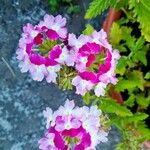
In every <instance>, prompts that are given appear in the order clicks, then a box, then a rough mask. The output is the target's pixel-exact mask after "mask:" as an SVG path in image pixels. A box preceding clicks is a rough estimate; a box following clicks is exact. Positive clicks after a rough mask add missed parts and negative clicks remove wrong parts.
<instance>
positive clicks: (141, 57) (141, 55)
mask: <svg viewBox="0 0 150 150" xmlns="http://www.w3.org/2000/svg"><path fill="white" fill-rule="evenodd" d="M146 54H147V52H146V51H144V49H143V50H141V51H137V52H135V54H134V55H133V57H132V59H133V61H134V62H138V61H140V62H141V63H143V64H144V65H145V66H147V58H146Z"/></svg>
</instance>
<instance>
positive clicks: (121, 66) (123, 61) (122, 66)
mask: <svg viewBox="0 0 150 150" xmlns="http://www.w3.org/2000/svg"><path fill="white" fill-rule="evenodd" d="M127 61H128V59H127V57H126V56H122V57H121V58H120V59H119V61H118V64H117V67H116V73H117V74H120V75H123V74H124V73H125V71H126V66H127Z"/></svg>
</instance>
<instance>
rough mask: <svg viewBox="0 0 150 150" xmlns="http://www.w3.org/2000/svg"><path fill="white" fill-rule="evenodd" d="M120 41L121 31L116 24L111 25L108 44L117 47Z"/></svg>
mask: <svg viewBox="0 0 150 150" xmlns="http://www.w3.org/2000/svg"><path fill="white" fill-rule="evenodd" d="M121 40H122V29H121V28H120V26H119V25H118V24H117V23H115V22H114V23H113V25H112V27H111V31H110V42H111V43H112V44H113V45H118V44H119V42H120V41H121Z"/></svg>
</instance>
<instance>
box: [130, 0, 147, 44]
mask: <svg viewBox="0 0 150 150" xmlns="http://www.w3.org/2000/svg"><path fill="white" fill-rule="evenodd" d="M129 4H130V9H133V12H134V15H135V16H136V17H137V20H138V22H139V23H140V28H141V29H142V30H141V32H142V35H144V37H145V39H146V40H147V41H149V42H150V21H149V19H150V2H149V0H139V1H137V0H130V1H129Z"/></svg>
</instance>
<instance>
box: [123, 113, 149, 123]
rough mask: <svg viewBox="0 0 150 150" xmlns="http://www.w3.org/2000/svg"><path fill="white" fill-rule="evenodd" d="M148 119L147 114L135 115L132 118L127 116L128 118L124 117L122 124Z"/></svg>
mask: <svg viewBox="0 0 150 150" xmlns="http://www.w3.org/2000/svg"><path fill="white" fill-rule="evenodd" d="M147 117H148V114H145V113H136V114H134V115H133V116H129V117H124V118H123V119H124V122H125V123H131V122H134V123H137V122H139V121H142V120H145V119H146V118H147Z"/></svg>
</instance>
